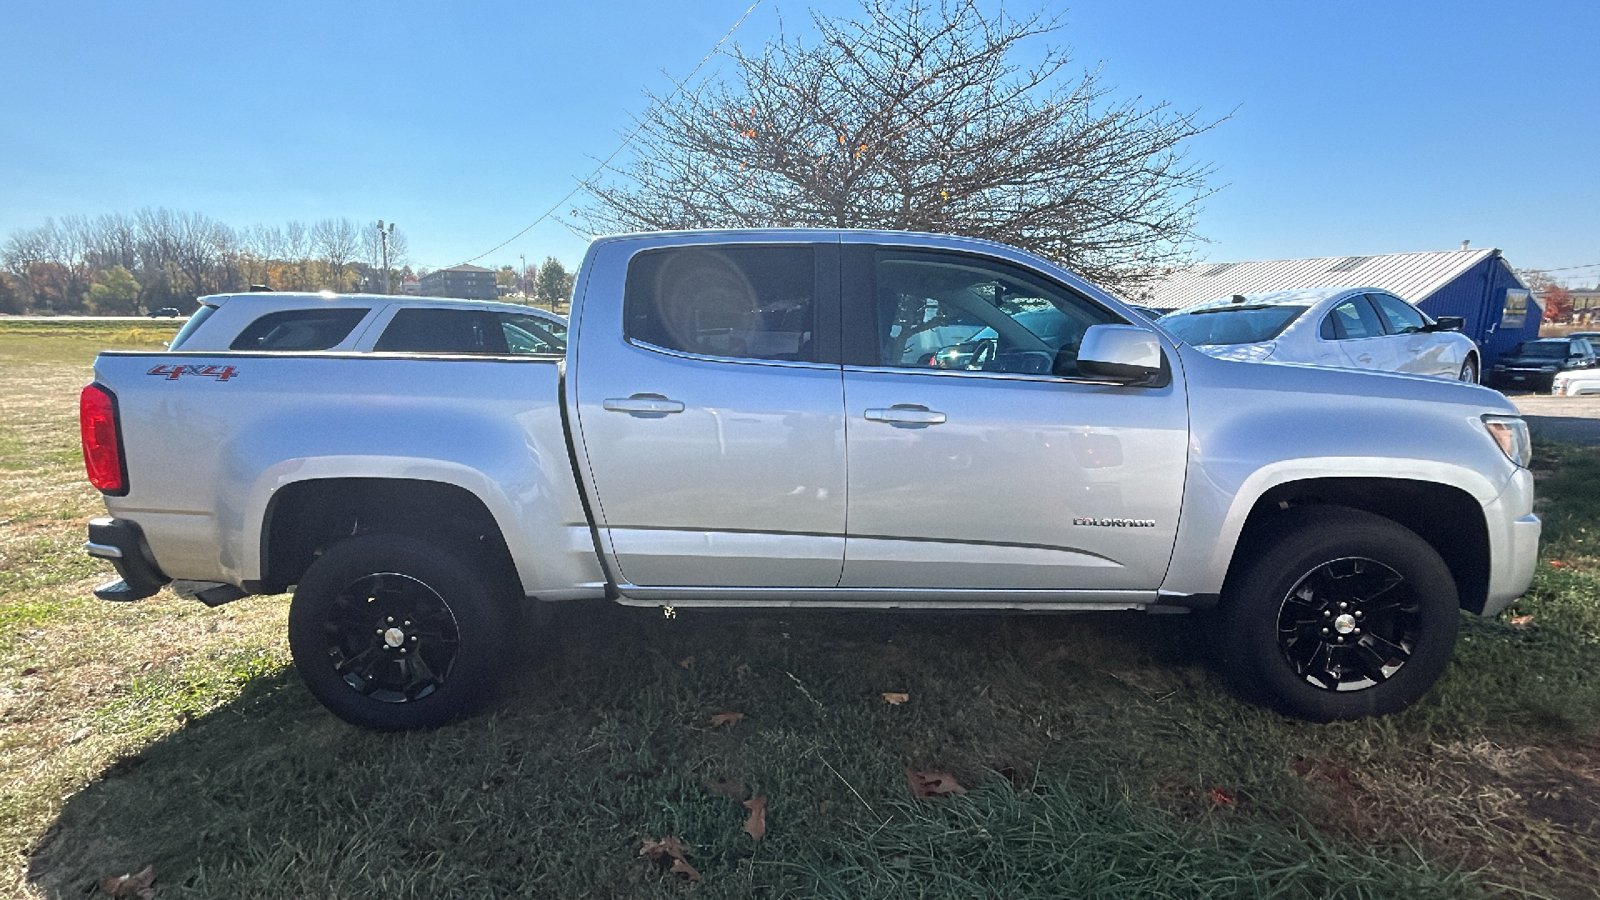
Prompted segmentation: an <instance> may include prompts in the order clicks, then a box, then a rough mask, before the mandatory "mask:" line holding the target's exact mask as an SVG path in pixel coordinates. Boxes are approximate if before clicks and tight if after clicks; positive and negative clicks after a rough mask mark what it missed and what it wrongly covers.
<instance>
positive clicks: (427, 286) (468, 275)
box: [419, 265, 500, 300]
mask: <svg viewBox="0 0 1600 900" xmlns="http://www.w3.org/2000/svg"><path fill="white" fill-rule="evenodd" d="M419 287H420V288H421V290H422V293H423V294H425V295H427V296H429V297H460V298H461V299H463V300H495V299H497V298H499V296H500V292H499V291H498V290H496V288H495V283H494V270H493V269H485V268H483V267H482V266H469V265H460V266H451V267H450V268H448V269H440V270H438V271H436V272H429V273H428V274H426V275H424V276H422V281H421V283H420V285H419Z"/></svg>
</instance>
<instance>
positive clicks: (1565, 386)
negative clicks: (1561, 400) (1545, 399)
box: [1550, 369, 1600, 397]
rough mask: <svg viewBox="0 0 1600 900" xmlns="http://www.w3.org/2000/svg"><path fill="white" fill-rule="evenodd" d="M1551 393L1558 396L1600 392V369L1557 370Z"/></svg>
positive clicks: (1575, 395)
mask: <svg viewBox="0 0 1600 900" xmlns="http://www.w3.org/2000/svg"><path fill="white" fill-rule="evenodd" d="M1550 393H1552V394H1554V395H1556V396H1557V397H1577V396H1579V395H1581V394H1600V369H1584V370H1579V371H1576V372H1557V373H1556V377H1555V381H1554V382H1552V383H1551V385H1550Z"/></svg>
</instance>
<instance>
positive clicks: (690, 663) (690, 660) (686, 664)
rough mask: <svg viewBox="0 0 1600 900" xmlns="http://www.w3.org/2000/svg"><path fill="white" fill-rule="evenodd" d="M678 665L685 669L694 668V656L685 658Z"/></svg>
mask: <svg viewBox="0 0 1600 900" xmlns="http://www.w3.org/2000/svg"><path fill="white" fill-rule="evenodd" d="M678 665H679V667H681V668H684V669H692V668H694V655H693V654H690V655H689V656H685V657H684V658H683V659H680V660H678Z"/></svg>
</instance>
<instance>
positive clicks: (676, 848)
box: [639, 835, 688, 859]
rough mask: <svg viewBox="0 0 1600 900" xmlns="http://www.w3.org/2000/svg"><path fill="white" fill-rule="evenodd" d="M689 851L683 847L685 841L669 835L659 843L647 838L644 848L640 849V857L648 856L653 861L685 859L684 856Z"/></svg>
mask: <svg viewBox="0 0 1600 900" xmlns="http://www.w3.org/2000/svg"><path fill="white" fill-rule="evenodd" d="M687 849H688V848H686V847H684V846H683V841H681V840H679V839H677V838H676V837H673V836H671V835H668V836H667V837H664V838H662V839H661V840H659V841H652V840H650V839H649V838H645V839H644V846H643V847H640V848H639V855H640V856H648V857H650V858H651V859H665V858H667V857H669V856H670V857H672V858H673V859H683V854H684V852H685V851H686V850H687Z"/></svg>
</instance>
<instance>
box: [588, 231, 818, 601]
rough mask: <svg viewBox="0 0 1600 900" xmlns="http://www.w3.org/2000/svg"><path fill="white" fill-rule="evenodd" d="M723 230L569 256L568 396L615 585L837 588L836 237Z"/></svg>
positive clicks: (611, 243)
mask: <svg viewBox="0 0 1600 900" xmlns="http://www.w3.org/2000/svg"><path fill="white" fill-rule="evenodd" d="M733 238H734V236H729V235H714V234H711V235H705V236H703V237H701V238H700V239H699V242H697V243H694V244H690V245H685V244H684V243H683V241H684V239H683V238H682V237H681V236H679V237H673V238H666V239H661V238H639V239H622V240H608V241H602V242H597V243H596V244H595V245H594V248H593V249H592V250H591V252H590V257H589V259H588V260H586V261H585V263H584V269H585V270H586V272H587V275H586V276H585V277H586V280H585V281H583V282H581V283H580V287H579V289H580V290H581V291H582V292H583V297H582V302H581V306H580V307H579V309H578V315H577V318H576V319H575V320H574V321H573V323H572V326H573V334H574V335H575V337H574V338H573V341H572V343H571V345H570V347H569V350H568V370H567V374H568V379H569V385H568V396H569V397H574V398H575V399H576V415H577V422H576V425H577V428H576V439H577V441H578V442H579V444H580V446H579V448H578V451H579V452H578V458H579V460H580V463H579V464H580V466H586V471H584V472H582V473H581V474H583V475H584V476H586V478H587V480H588V483H589V487H590V498H591V503H592V506H593V509H592V513H593V515H594V517H595V519H596V524H597V527H598V530H599V532H600V538H601V543H602V546H603V548H605V549H606V550H608V551H609V554H610V560H611V563H612V564H613V565H614V566H615V567H616V569H617V570H619V571H616V572H613V573H612V574H613V577H614V578H615V579H617V580H618V581H619V582H620V583H621V584H622V587H623V591H624V592H625V593H627V592H629V590H630V589H631V588H633V587H643V588H670V587H708V588H716V587H729V588H732V587H741V588H750V587H770V588H807V589H815V588H826V589H831V588H834V587H835V586H837V584H838V582H839V572H840V567H841V565H842V563H843V558H844V525H845V451H844V410H843V399H842V386H841V367H840V364H839V357H838V343H839V317H838V316H839V314H838V287H839V274H838V243H837V241H836V240H829V241H824V242H793V243H760V242H755V241H752V240H751V239H750V238H749V237H748V236H746V237H744V239H743V241H740V240H736V239H733ZM641 596H643V595H641Z"/></svg>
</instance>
